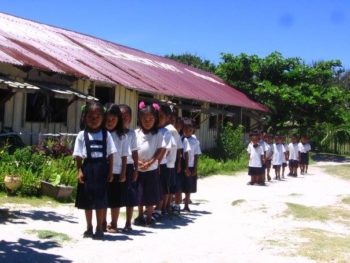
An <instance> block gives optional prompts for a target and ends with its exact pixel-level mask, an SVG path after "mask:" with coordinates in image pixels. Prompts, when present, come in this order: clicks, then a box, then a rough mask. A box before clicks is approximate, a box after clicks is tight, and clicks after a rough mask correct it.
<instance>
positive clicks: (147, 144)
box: [135, 129, 165, 172]
mask: <svg viewBox="0 0 350 263" xmlns="http://www.w3.org/2000/svg"><path fill="white" fill-rule="evenodd" d="M135 132H136V140H137V146H138V148H139V149H138V154H139V160H140V161H149V160H150V159H152V157H153V156H154V154H155V153H156V151H157V150H158V149H159V148H165V142H164V139H163V135H162V134H161V133H160V132H159V131H158V133H156V134H152V133H150V132H149V133H147V134H144V133H143V131H142V129H137V130H135ZM157 168H158V161H155V162H154V163H153V164H152V165H151V166H150V167H149V168H148V169H146V170H141V169H140V168H139V171H141V172H147V171H152V170H156V169H157Z"/></svg>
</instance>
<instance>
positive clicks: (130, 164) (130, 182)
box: [119, 104, 139, 232]
mask: <svg viewBox="0 0 350 263" xmlns="http://www.w3.org/2000/svg"><path fill="white" fill-rule="evenodd" d="M119 107H120V110H121V112H122V118H123V124H124V133H125V134H126V136H127V139H128V157H127V166H126V185H127V190H126V223H125V227H124V229H123V231H124V232H130V231H132V228H131V219H132V215H133V211H134V206H137V205H138V201H137V198H138V196H137V187H138V186H137V179H138V162H139V161H138V149H139V148H138V147H137V140H136V133H135V131H134V130H132V129H130V128H129V126H130V123H131V118H132V111H131V108H130V107H129V106H128V105H125V104H122V105H119Z"/></svg>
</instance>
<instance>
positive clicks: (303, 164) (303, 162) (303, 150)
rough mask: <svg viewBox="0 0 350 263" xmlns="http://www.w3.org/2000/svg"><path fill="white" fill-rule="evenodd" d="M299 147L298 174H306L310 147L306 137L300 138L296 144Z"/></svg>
mask: <svg viewBox="0 0 350 263" xmlns="http://www.w3.org/2000/svg"><path fill="white" fill-rule="evenodd" d="M298 147H299V160H300V173H301V174H307V169H308V166H309V151H311V146H310V144H309V138H308V137H307V136H306V135H303V136H301V140H300V142H299V144H298Z"/></svg>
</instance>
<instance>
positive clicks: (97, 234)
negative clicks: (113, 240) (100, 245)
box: [93, 230, 105, 240]
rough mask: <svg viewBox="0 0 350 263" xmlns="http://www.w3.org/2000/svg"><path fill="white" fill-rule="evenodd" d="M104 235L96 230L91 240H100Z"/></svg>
mask: <svg viewBox="0 0 350 263" xmlns="http://www.w3.org/2000/svg"><path fill="white" fill-rule="evenodd" d="M104 235H105V234H104V233H103V231H102V230H96V232H95V234H94V236H93V239H96V240H102V239H103V237H104Z"/></svg>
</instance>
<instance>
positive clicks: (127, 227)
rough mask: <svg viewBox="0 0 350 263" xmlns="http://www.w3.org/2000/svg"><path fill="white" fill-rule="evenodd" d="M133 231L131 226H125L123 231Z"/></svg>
mask: <svg viewBox="0 0 350 263" xmlns="http://www.w3.org/2000/svg"><path fill="white" fill-rule="evenodd" d="M131 231H132V228H131V226H125V227H124V228H123V232H131Z"/></svg>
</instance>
